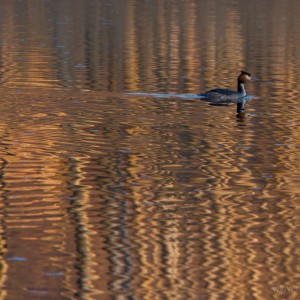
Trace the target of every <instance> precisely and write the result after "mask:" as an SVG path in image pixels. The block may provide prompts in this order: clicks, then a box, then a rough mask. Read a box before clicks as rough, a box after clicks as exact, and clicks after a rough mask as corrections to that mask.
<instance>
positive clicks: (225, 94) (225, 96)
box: [198, 71, 251, 101]
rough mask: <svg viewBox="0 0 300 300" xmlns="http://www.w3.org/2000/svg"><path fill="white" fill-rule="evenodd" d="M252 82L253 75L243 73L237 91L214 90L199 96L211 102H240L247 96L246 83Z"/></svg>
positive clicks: (239, 77)
mask: <svg viewBox="0 0 300 300" xmlns="http://www.w3.org/2000/svg"><path fill="white" fill-rule="evenodd" d="M247 80H251V75H250V74H249V73H248V72H245V71H241V72H240V74H239V76H238V78H237V91H232V90H228V89H213V90H210V91H207V92H204V93H201V94H199V95H198V96H200V97H201V98H202V99H211V100H217V101H218V100H220V101H222V100H229V101H230V100H233V101H234V100H238V99H241V98H243V97H245V96H246V95H247V93H246V90H245V85H244V84H245V82H246V81H247Z"/></svg>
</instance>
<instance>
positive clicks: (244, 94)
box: [237, 81, 246, 97]
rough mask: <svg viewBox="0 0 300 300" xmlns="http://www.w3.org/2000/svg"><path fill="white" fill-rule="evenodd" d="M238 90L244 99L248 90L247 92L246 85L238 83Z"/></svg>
mask: <svg viewBox="0 0 300 300" xmlns="http://www.w3.org/2000/svg"><path fill="white" fill-rule="evenodd" d="M237 90H238V92H239V93H241V94H242V95H243V97H244V96H246V90H245V86H244V83H242V82H240V81H238V84H237Z"/></svg>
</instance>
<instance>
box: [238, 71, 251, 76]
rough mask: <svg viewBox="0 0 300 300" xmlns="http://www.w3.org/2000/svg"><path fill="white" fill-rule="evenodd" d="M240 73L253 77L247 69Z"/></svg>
mask: <svg viewBox="0 0 300 300" xmlns="http://www.w3.org/2000/svg"><path fill="white" fill-rule="evenodd" d="M240 75H248V76H249V77H251V75H250V73H248V72H246V71H241V73H240Z"/></svg>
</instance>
